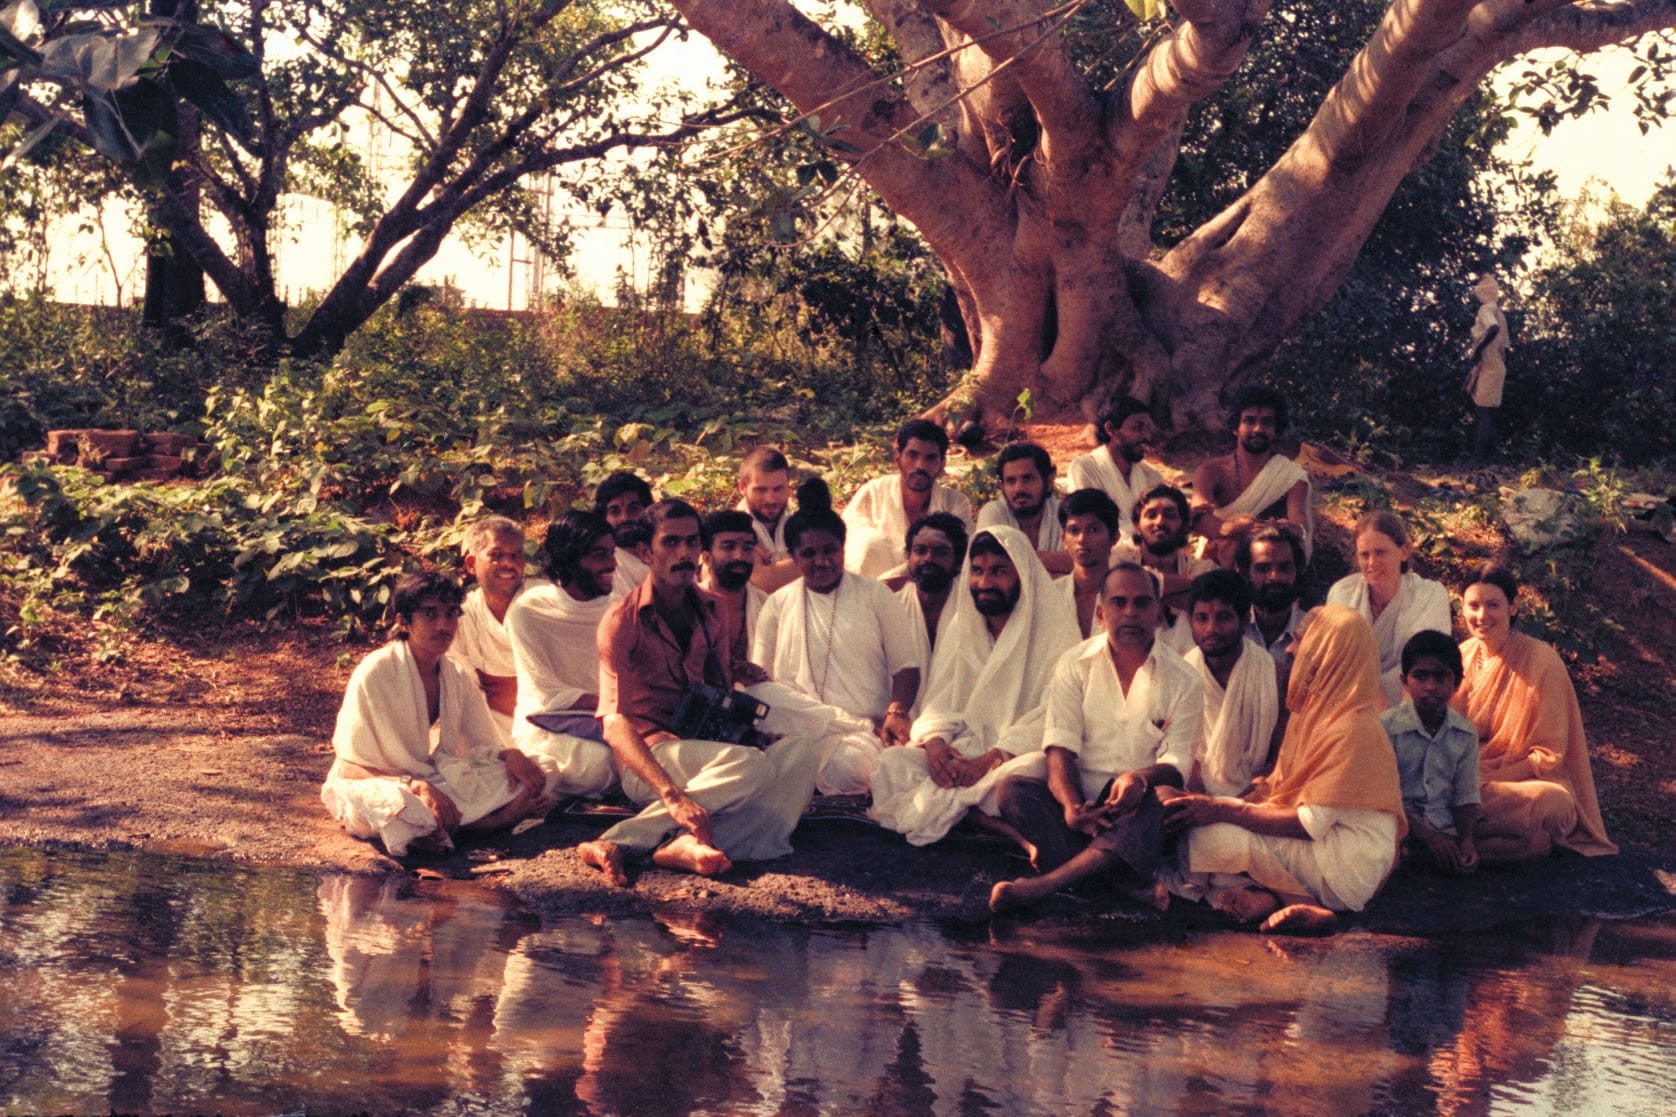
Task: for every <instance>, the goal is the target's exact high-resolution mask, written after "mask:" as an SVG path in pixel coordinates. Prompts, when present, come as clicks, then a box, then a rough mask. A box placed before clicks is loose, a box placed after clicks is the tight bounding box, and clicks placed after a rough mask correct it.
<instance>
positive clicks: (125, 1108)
mask: <svg viewBox="0 0 1676 1117" xmlns="http://www.w3.org/2000/svg"><path fill="white" fill-rule="evenodd" d="M398 1109H399V1110H404V1111H409V1112H423V1113H440V1114H466V1113H502V1112H523V1111H533V1112H543V1113H601V1114H605V1113H624V1114H629V1113H632V1114H663V1113H668V1114H684V1113H692V1112H705V1113H725V1114H734V1113H868V1114H894V1113H937V1114H969V1113H995V1114H1028V1113H1041V1114H1053V1115H1062V1114H1073V1113H1126V1112H1171V1113H1209V1112H1218V1113H1221V1112H1259V1111H1283V1112H1286V1113H1289V1114H1311V1113H1319V1114H1334V1115H1336V1114H1346V1113H1366V1112H1382V1113H1392V1114H1398V1113H1400V1114H1408V1113H1418V1112H1434V1111H1441V1112H1448V1113H1480V1112H1486V1113H1487V1112H1495V1113H1516V1112H1532V1113H1553V1112H1564V1113H1580V1114H1596V1113H1607V1112H1638V1113H1658V1112H1664V1113H1670V1112H1676V921H1671V920H1650V921H1641V922H1636V923H1622V924H1604V925H1603V924H1600V923H1591V922H1575V923H1570V924H1567V925H1565V926H1563V927H1556V928H1546V929H1538V930H1525V931H1517V932H1510V933H1507V934H1502V935H1498V936H1494V937H1480V938H1473V939H1466V940H1458V941H1454V942H1450V943H1441V944H1440V943H1431V942H1422V941H1418V940H1407V939H1392V938H1383V937H1375V936H1371V935H1365V934H1346V935H1341V936H1339V937H1337V938H1335V939H1332V940H1326V941H1320V942H1303V943H1291V944H1282V943H1279V942H1276V941H1273V940H1268V939H1264V938H1260V937H1258V936H1255V935H1235V934H1190V935H1185V936H1184V935H1183V934H1181V933H1174V934H1172V935H1170V936H1169V937H1167V938H1158V937H1154V938H1152V939H1150V940H1149V939H1146V938H1138V937H1137V936H1136V933H1135V932H1134V931H1133V930H1132V929H1130V930H1112V929H1087V928H1082V929H1076V930H1067V929H1064V928H1050V927H1041V926H1036V927H1032V926H1028V925H1026V926H1024V927H1022V928H1019V929H1016V930H1013V931H1011V932H1008V933H1005V934H1000V935H995V936H991V935H990V934H989V933H988V932H985V931H977V932H973V933H971V934H967V935H961V934H949V933H945V932H944V931H941V930H939V929H937V928H935V927H931V926H909V927H902V928H886V929H869V930H865V931H836V930H814V929H805V928H787V927H780V926H767V925H762V924H742V923H728V924H714V923H706V922H703V921H700V920H696V919H693V918H690V917H689V918H686V919H679V918H674V917H670V918H665V919H663V920H661V921H653V920H639V919H615V920H612V919H603V918H600V919H588V918H566V919H557V920H544V919H540V918H537V917H535V916H532V915H529V914H527V913H521V912H518V911H516V910H513V909H511V908H509V907H508V906H506V905H505V904H504V903H503V902H502V901H501V900H500V899H499V898H498V897H496V896H494V895H491V894H488V893H484V892H479V891H474V890H472V889H469V888H465V887H462V886H460V885H455V884H434V885H433V884H422V883H416V882H414V881H411V880H398V881H391V880H378V879H362V878H348V877H328V878H325V879H321V878H317V877H312V876H307V875H302V874H296V873H288V872H281V871H262V872H252V871H244V870H238V869H230V868H227V867H225V866H220V867H211V866H207V865H205V864H203V863H198V862H191V861H185V860H177V859H172V858H165V857H156V856H124V857H107V858H97V859H95V858H72V857H65V856H51V857H49V856H45V855H40V854H32V853H20V852H4V853H0V1110H3V1111H5V1112H24V1111H34V1112H40V1111H44V1112H71V1113H93V1112H107V1111H112V1110H114V1111H118V1112H171V1111H173V1112H181V1111H199V1112H201V1111H211V1110H213V1111H218V1112H222V1113H251V1114H260V1113H300V1112H306V1113H309V1114H321V1113H335V1112H348V1111H358V1110H370V1111H373V1112H386V1111H393V1110H398Z"/></svg>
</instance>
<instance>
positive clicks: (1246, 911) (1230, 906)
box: [1210, 888, 1280, 929]
mask: <svg viewBox="0 0 1676 1117" xmlns="http://www.w3.org/2000/svg"><path fill="white" fill-rule="evenodd" d="M1210 906H1211V907H1213V908H1215V909H1216V910H1217V911H1221V912H1226V913H1228V914H1229V915H1231V916H1233V917H1234V919H1235V920H1237V921H1238V922H1240V923H1255V922H1256V921H1257V920H1259V919H1261V918H1263V917H1264V916H1265V915H1268V914H1269V913H1270V912H1272V911H1274V909H1275V908H1278V907H1279V906H1280V901H1279V900H1277V899H1275V897H1274V896H1273V894H1271V893H1268V892H1264V891H1263V890H1262V889H1260V888H1219V889H1217V890H1216V891H1215V892H1212V893H1211V894H1210ZM1266 927H1267V925H1266V924H1265V929H1266Z"/></svg>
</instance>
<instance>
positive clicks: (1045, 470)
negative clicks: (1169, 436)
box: [321, 389, 1615, 931]
mask: <svg viewBox="0 0 1676 1117" xmlns="http://www.w3.org/2000/svg"><path fill="white" fill-rule="evenodd" d="M1230 419H1231V426H1232V427H1233V429H1234V433H1235V437H1236V446H1235V450H1234V453H1233V454H1231V455H1228V456H1227V457H1224V458H1216V459H1212V460H1211V461H1208V462H1206V463H1205V464H1204V465H1202V466H1201V467H1200V468H1199V470H1198V471H1197V473H1196V474H1195V476H1194V481H1193V485H1192V490H1193V493H1194V494H1195V495H1194V496H1193V497H1191V498H1190V497H1189V496H1188V495H1187V494H1186V493H1185V492H1183V491H1182V490H1181V489H1178V488H1175V487H1172V486H1170V485H1168V484H1165V483H1164V482H1163V479H1162V477H1161V475H1160V474H1159V473H1158V471H1157V470H1156V469H1154V468H1153V467H1152V466H1151V465H1148V464H1147V463H1146V462H1145V460H1144V459H1145V455H1146V452H1147V449H1148V446H1149V444H1150V442H1151V441H1152V440H1153V439H1154V438H1155V437H1156V428H1155V427H1154V426H1153V423H1152V420H1151V418H1150V417H1149V416H1148V414H1147V411H1146V408H1145V406H1144V405H1142V404H1141V403H1140V402H1139V401H1136V400H1133V399H1130V398H1127V397H1122V396H1119V397H1116V398H1114V399H1112V400H1110V401H1109V402H1107V403H1106V404H1105V405H1104V406H1103V408H1102V410H1101V412H1100V414H1099V416H1098V421H1097V429H1098V432H1099V435H1100V442H1101V444H1100V446H1099V447H1098V448H1097V449H1096V450H1095V451H1093V452H1092V453H1090V454H1086V455H1083V456H1082V457H1080V458H1078V459H1077V460H1076V461H1074V462H1073V463H1071V466H1070V469H1069V471H1068V472H1069V476H1070V479H1071V484H1072V486H1073V487H1072V490H1071V491H1070V492H1069V493H1068V494H1067V495H1065V496H1064V497H1060V496H1058V495H1056V494H1055V484H1054V482H1055V475H1056V471H1055V469H1054V464H1053V462H1052V459H1051V457H1050V456H1049V455H1048V453H1047V452H1046V451H1045V450H1043V449H1042V448H1041V447H1039V446H1036V445H1034V444H1031V443H1017V444H1013V445H1010V446H1008V447H1007V448H1006V449H1004V450H1003V451H1002V452H1001V453H1000V454H999V455H998V457H997V460H996V465H995V469H996V473H997V478H998V480H999V484H1000V492H1001V495H1000V496H999V497H998V498H997V499H995V500H993V501H990V502H989V503H988V504H986V505H984V507H983V508H982V509H980V510H979V511H978V513H977V515H976V518H975V522H974V517H973V513H972V507H971V503H970V501H968V500H967V498H966V497H965V496H963V495H962V494H960V493H959V492H957V491H955V490H953V489H951V488H948V487H946V486H944V485H943V484H941V483H940V478H941V476H942V473H943V468H944V465H945V461H946V456H947V453H948V449H949V443H948V438H947V435H946V434H945V432H944V431H943V429H942V428H941V427H939V426H937V425H936V424H934V423H929V422H925V421H920V420H915V421H911V422H909V423H907V424H905V425H904V426H903V427H902V428H901V429H900V430H899V431H898V433H897V437H896V440H895V463H896V467H897V469H896V472H895V473H893V474H891V475H890V476H887V477H881V478H878V479H876V480H873V481H870V482H868V483H867V484H865V485H864V486H862V488H861V489H860V490H859V491H858V492H857V493H856V494H855V496H854V497H853V498H852V499H851V500H850V501H849V503H848V504H847V506H846V507H845V508H844V510H843V513H842V515H840V514H838V513H837V512H835V511H834V509H833V506H832V500H831V495H830V493H829V492H828V491H827V489H826V486H825V484H824V482H822V481H821V480H820V479H819V478H808V479H805V480H804V481H803V482H802V483H801V484H799V485H797V487H796V502H797V507H796V510H795V511H792V510H791V506H792V494H793V479H794V478H793V470H792V467H791V464H790V463H789V462H788V461H787V459H786V458H785V456H784V455H783V454H782V453H780V452H779V451H777V450H775V449H773V448H771V447H759V448H757V449H756V450H754V451H752V452H751V453H750V454H749V455H748V456H747V457H746V458H745V459H744V461H743V463H742V465H741V467H740V471H739V479H738V491H739V501H738V503H737V505H736V506H734V507H729V508H724V509H721V510H718V511H713V512H711V513H709V514H708V515H703V514H701V513H700V512H699V511H698V510H696V509H695V508H693V507H692V506H691V505H690V504H688V503H686V502H685V501H683V500H680V499H678V498H673V497H665V498H664V499H661V500H660V499H655V498H654V494H653V493H652V491H651V489H650V486H648V485H647V483H646V482H645V480H644V479H642V478H640V477H638V476H636V475H634V474H632V473H626V472H625V473H617V474H613V475H612V476H610V477H608V478H607V479H606V480H605V481H604V482H602V483H601V484H600V485H599V486H598V488H597V490H596V492H595V496H594V507H593V508H592V509H591V510H586V511H583V510H574V511H570V512H566V513H564V514H562V515H560V516H558V517H557V518H555V519H554V520H553V521H552V522H551V523H550V524H548V525H547V528H546V534H545V536H544V538H543V540H542V543H541V546H540V549H539V556H540V565H541V568H542V574H543V575H544V578H541V579H527V578H526V577H525V573H526V572H525V565H526V551H525V537H524V531H523V528H522V527H521V525H519V524H517V523H516V522H514V521H512V520H510V519H506V518H504V517H498V516H496V517H489V518H487V519H484V520H482V521H479V522H478V523H476V524H474V525H473V526H472V527H471V528H470V529H469V530H468V532H467V534H466V536H465V540H464V544H463V548H462V550H463V556H464V568H465V571H466V573H467V574H468V575H470V576H471V578H472V579H474V580H475V583H476V585H475V587H474V588H473V589H472V590H471V591H470V592H469V593H463V592H462V590H461V588H460V587H459V585H458V584H457V583H456V582H454V581H453V579H451V578H450V577H448V576H446V575H443V574H440V573H436V572H424V573H417V574H410V575H407V576H406V577H404V579H403V580H402V581H401V583H400V584H399V585H398V587H397V589H396V593H395V597H394V602H393V611H394V614H395V616H396V619H397V624H396V630H395V639H394V640H393V641H392V642H391V643H390V644H388V645H387V646H386V647H384V648H382V649H380V650H379V651H377V652H374V653H373V654H372V655H370V656H368V657H367V658H366V659H365V660H364V661H363V662H362V663H361V664H360V666H359V667H357V669H356V671H355V673H354V675H353V677H352V678H351V680H350V683H349V687H348V691H347V693H346V695H345V697H344V702H343V706H342V709H341V710H340V712H339V715H338V721H337V726H336V731H335V734H334V745H335V748H336V760H335V762H334V763H333V765H332V768H331V771H330V773H329V774H328V776H327V779H326V783H325V786H324V788H323V789H322V793H321V794H322V799H323V801H324V802H325V804H326V806H327V808H328V809H329V810H330V811H331V812H332V814H333V816H334V817H336V818H337V819H339V820H340V821H341V822H342V823H343V825H344V826H345V827H346V828H347V829H348V830H349V832H350V833H352V834H354V835H356V836H358V837H362V838H368V839H374V838H375V839H378V840H379V841H381V842H382V843H383V845H384V847H385V849H386V850H387V851H388V852H389V853H391V854H392V855H394V856H401V855H403V854H404V853H406V852H407V851H408V850H409V849H410V848H423V849H437V848H447V847H448V846H449V845H450V844H451V840H452V839H451V835H452V834H454V833H456V832H457V831H458V830H460V829H461V828H473V827H476V828H492V827H500V826H507V825H516V824H518V823H520V822H522V821H524V820H537V819H539V818H540V817H542V816H543V815H545V814H546V812H548V811H549V810H550V809H552V808H553V806H554V805H555V804H556V803H557V802H558V801H560V800H561V799H568V798H575V797H598V796H601V795H605V794H607V793H610V792H618V793H620V794H621V795H622V796H625V797H626V798H627V799H628V800H630V801H631V802H632V803H633V804H634V805H635V806H637V807H639V808H640V810H639V813H637V814H635V815H633V816H631V817H627V818H624V819H623V820H622V821H620V822H618V823H616V824H615V825H613V826H611V827H610V828H609V829H607V830H605V831H604V832H603V833H602V834H601V835H600V836H599V837H598V838H597V839H594V840H592V841H587V842H584V843H582V844H581V845H580V846H579V847H578V853H579V855H580V856H581V858H582V859H583V861H584V862H586V863H587V864H588V865H589V866H591V867H593V868H594V869H596V870H597V871H598V872H600V873H601V874H602V876H603V877H604V878H605V879H606V880H607V881H609V882H610V883H612V884H615V885H626V884H627V883H628V880H629V875H628V874H629V869H630V866H631V864H633V863H638V862H643V861H650V862H651V863H652V864H654V865H657V866H660V867H663V868H667V869H674V870H681V871H687V872H692V873H697V874H700V875H706V876H709V875H715V874H717V873H721V872H725V871H726V870H727V869H729V868H730V867H731V866H732V864H733V863H734V862H735V861H750V860H762V859H768V858H774V857H779V856H782V855H784V854H786V853H788V852H789V851H790V849H791V845H790V837H791V834H792V831H793V829H794V828H795V827H796V825H797V823H798V821H799V819H800V818H801V816H802V814H803V812H804V810H805V808H806V807H807V806H808V804H809V802H810V800H811V798H812V796H814V795H815V794H816V793H820V794H825V795H850V796H866V797H869V799H868V801H869V802H870V806H869V813H870V815H871V817H872V818H873V819H875V820H876V821H877V822H878V823H880V824H881V825H882V826H885V827H888V828H889V829H892V830H894V831H897V832H899V833H901V834H902V835H903V836H904V837H906V839H907V840H908V842H910V843H912V844H915V845H924V844H927V843H931V842H935V841H937V840H939V839H941V838H942V837H944V836H945V835H946V834H947V833H948V832H949V831H950V830H951V829H952V828H953V827H954V826H955V825H956V824H958V823H961V822H962V821H969V822H970V823H972V824H975V825H978V826H982V827H987V828H989V829H992V830H994V831H996V832H998V833H1001V834H1003V835H1006V836H1007V837H1008V838H1010V839H1011V840H1013V841H1015V842H1017V843H1018V845H1019V846H1020V847H1021V848H1022V849H1023V850H1024V851H1025V852H1026V853H1027V855H1028V857H1029V859H1030V863H1031V866H1032V869H1033V870H1034V872H1033V873H1032V874H1031V875H1029V876H1025V877H1022V878H1020V879H1017V880H1009V881H1002V882H1001V883H999V884H996V885H995V886H994V888H993V891H992V893H991V895H990V906H991V908H992V909H994V910H997V911H999V910H1003V909H1007V908H1013V907H1018V906H1021V905H1026V904H1029V903H1031V902H1033V901H1035V900H1037V899H1039V898H1041V897H1043V896H1046V895H1048V894H1050V893H1052V892H1055V891H1057V890H1059V889H1062V888H1066V887H1069V886H1073V885H1077V884H1079V883H1080V882H1083V881H1087V880H1098V881H1100V882H1102V883H1103V884H1105V885H1107V886H1111V885H1114V884H1115V885H1116V886H1117V887H1120V888H1122V889H1125V890H1128V891H1131V892H1132V893H1134V894H1136V895H1139V896H1147V897H1150V898H1152V899H1154V900H1155V901H1157V902H1159V903H1165V902H1167V901H1168V898H1169V896H1171V895H1175V896H1180V897H1186V898H1189V899H1194V900H1204V901H1206V902H1208V903H1210V904H1211V905H1213V906H1215V907H1217V908H1218V909H1220V910H1223V911H1226V912H1228V913H1230V914H1232V915H1233V916H1234V917H1235V918H1237V919H1239V920H1241V921H1246V922H1260V923H1262V925H1263V926H1264V927H1265V928H1266V929H1271V930H1283V931H1285V930H1318V929H1322V928H1325V927H1329V926H1331V925H1332V922H1333V921H1334V919H1335V916H1334V912H1337V911H1357V910H1361V909H1362V908H1363V907H1364V906H1365V905H1366V904H1367V903H1368V902H1369V901H1370V900H1371V899H1372V898H1373V897H1374V895H1375V894H1376V893H1377V892H1378V891H1379V889H1380V888H1381V887H1382V886H1383V884H1384V882H1385V880H1386V879H1387V878H1388V876H1389V875H1390V873H1391V871H1392V869H1393V868H1394V866H1395V865H1396V864H1397V863H1398V861H1399V859H1401V858H1405V857H1411V858H1414V859H1416V860H1419V861H1423V862H1425V863H1427V864H1429V865H1432V866H1435V867H1437V868H1439V869H1441V870H1443V871H1446V872H1452V873H1466V872H1471V871H1472V870H1473V869H1474V868H1476V867H1477V865H1479V864H1480V863H1481V862H1488V861H1517V860H1526V859H1531V858H1536V857H1542V856H1545V855H1547V854H1548V853H1550V852H1551V851H1552V850H1554V849H1556V848H1564V849H1568V850H1572V851H1575V852H1577V853H1581V854H1585V855H1596V854H1604V853H1612V852H1615V847H1614V846H1613V845H1612V844H1611V842H1610V841H1609V840H1608V838H1607V837H1606V833H1605V829H1604V826H1603V824H1602V821H1601V816H1600V810H1599V807H1598V805H1597V803H1596V801H1595V795H1594V786H1593V781H1592V777H1591V775H1590V771H1589V761H1588V750H1587V746H1586V743H1585V741H1584V737H1583V729H1582V722H1581V717H1580V714H1579V711H1578V705H1577V700H1576V696H1575V693H1574V691H1573V689H1572V687H1571V684H1570V681H1569V679H1568V678H1567V676H1566V672H1565V669H1564V667H1563V665H1562V664H1561V662H1560V660H1559V657H1558V655H1557V654H1556V653H1555V652H1554V650H1553V649H1552V648H1551V647H1549V646H1548V645H1546V644H1543V643H1541V642H1539V641H1537V640H1534V639H1532V638H1530V637H1528V636H1526V635H1524V634H1522V633H1519V632H1517V631H1515V630H1514V628H1513V624H1514V620H1515V617H1516V615H1517V612H1518V602H1519V585H1518V583H1517V581H1516V580H1515V578H1514V576H1513V575H1512V574H1511V573H1510V572H1509V571H1508V570H1506V569H1505V568H1503V567H1500V566H1495V565H1490V566H1486V567H1484V568H1483V569H1482V570H1481V571H1479V572H1478V573H1477V574H1476V575H1475V576H1474V577H1473V579H1472V580H1471V582H1470V584H1468V585H1467V586H1465V587H1464V590H1463V594H1462V621H1463V625H1464V627H1465V629H1466V631H1467V634H1468V637H1469V638H1468V639H1467V640H1466V641H1465V643H1464V644H1462V645H1460V646H1457V645H1456V643H1455V640H1454V638H1453V636H1452V634H1451V633H1452V620H1451V615H1450V601H1449V595H1448V592H1447V591H1446V590H1445V589H1444V587H1442V586H1441V585H1439V584H1438V583H1436V582H1432V581H1428V580H1427V579H1424V578H1422V577H1420V576H1419V575H1418V574H1416V573H1415V572H1413V571H1411V570H1410V569H1409V559H1410V552H1411V543H1410V540H1409V536H1408V532H1407V530H1406V528H1405V527H1404V525H1403V523H1402V521H1401V519H1400V518H1399V517H1397V516H1396V515H1395V514H1393V513H1390V512H1374V513H1370V514H1369V515H1367V516H1364V517H1363V518H1362V520H1361V521H1360V522H1359V523H1358V524H1357V526H1356V531H1355V557H1356V568H1357V572H1356V573H1353V574H1351V575H1350V576H1348V577H1346V578H1344V579H1343V580H1341V581H1339V582H1338V583H1337V584H1335V585H1334V586H1333V587H1332V589H1331V591H1330V592H1329V594H1328V596H1327V603H1326V604H1325V605H1323V606H1321V607H1320V608H1317V609H1313V610H1306V609H1305V608H1304V607H1303V605H1302V604H1301V603H1300V600H1299V598H1300V592H1301V586H1302V584H1303V578H1304V573H1305V571H1306V569H1307V567H1308V565H1309V562H1310V557H1311V544H1310V538H1311V534H1312V521H1311V513H1310V507H1309V503H1310V492H1309V480H1308V476H1307V474H1305V473H1304V472H1303V471H1302V470H1301V469H1300V468H1299V467H1298V466H1297V464H1296V463H1295V462H1293V461H1291V460H1289V459H1286V458H1284V457H1282V456H1280V455H1279V454H1278V452H1277V450H1276V446H1275V440H1276V439H1277V438H1278V437H1279V436H1280V435H1282V434H1284V431H1285V426H1286V406H1285V400H1284V399H1283V398H1282V397H1280V396H1279V395H1278V394H1276V393H1273V392H1272V391H1268V390H1265V389H1248V390H1246V391H1244V392H1242V393H1240V394H1239V395H1237V396H1236V398H1235V399H1234V401H1233V405H1232V408H1231V415H1230ZM1277 463H1278V464H1277ZM1194 533H1197V534H1198V535H1199V536H1200V542H1199V546H1198V547H1194V546H1192V536H1193V534H1194Z"/></svg>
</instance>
